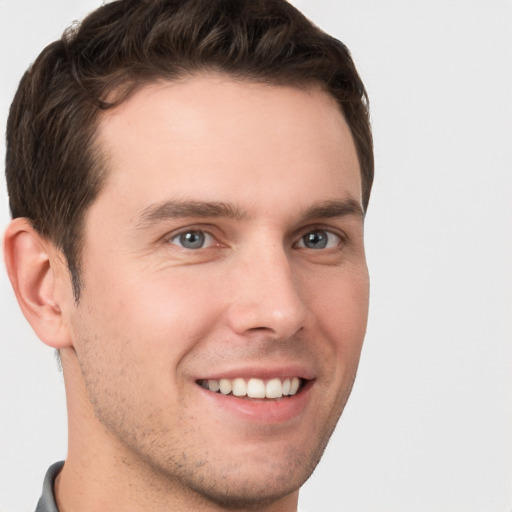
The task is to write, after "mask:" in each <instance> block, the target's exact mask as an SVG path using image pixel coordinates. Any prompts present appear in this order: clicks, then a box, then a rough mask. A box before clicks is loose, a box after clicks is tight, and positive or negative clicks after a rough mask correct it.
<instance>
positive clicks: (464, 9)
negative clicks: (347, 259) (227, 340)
mask: <svg viewBox="0 0 512 512" xmlns="http://www.w3.org/2000/svg"><path fill="white" fill-rule="evenodd" d="M100 3H101V2H100V1H98V0H80V1H78V0H73V1H69V0H45V1H41V0H0V83H1V88H0V92H1V105H0V117H1V121H2V123H1V124H2V126H4V125H5V117H6V115H7V109H8V106H9V104H10V101H11V99H12V96H13V94H14V91H15V88H16V85H17V82H18V81H19V79H20V77H21V75H22V73H23V71H24V69H25V68H26V67H27V66H28V64H29V63H30V62H31V61H33V60H34V58H35V57H36V55H37V54H38V53H39V51H40V50H41V49H42V47H43V45H45V44H47V43H49V42H51V41H52V40H54V39H55V38H57V37H58V36H59V35H60V33H61V32H62V30H63V28H64V27H65V26H67V25H68V24H70V23H71V22H72V21H73V20H76V19H78V18H80V17H82V15H83V14H85V13H86V12H88V11H89V10H91V9H92V8H94V7H95V6H97V5H99V4H100ZM295 3H296V4H297V5H298V6H299V7H300V8H301V9H303V11H304V12H305V13H306V14H307V15H308V16H309V17H310V18H311V19H313V20H314V21H315V22H316V23H317V24H318V25H320V26H321V27H323V28H324V29H326V30H327V31H328V32H330V33H332V34H334V35H335V36H336V37H338V38H339V39H341V40H342V41H344V42H345V43H346V44H347V45H348V46H349V48H351V50H352V52H353V55H354V58H355V60H356V62H357V64H358V68H359V70H360V72H361V74H362V76H363V79H364V80H365V83H366V84H367V88H368V91H369V94H370V98H371V102H372V119H373V126H374V136H375V153H376V162H377V169H376V182H375V188H374V193H373V197H372V201H371V204H370V210H369V214H368V218H367V231H366V233H367V247H368V260H369V265H370V269H371V276H372V292H371V312H370V323H369V328H368V335H367V339H366V345H365V348H364V350H363V357H362V362H361V365H360V371H359V376H358V380H357V382H356V386H355V388H354V392H353V395H352V397H351V399H350V401H349V404H348V406H347V408H346V411H345V413H344V415H343V418H342V420H341V422H340V424H339V427H338V429H337V431H336V433H335V435H334V437H333V439H332V441H331V443H330V445H329V447H328V449H327V452H326V455H325V457H324V459H323V461H322V463H321V464H320V466H319V468H318V469H317V471H316V472H315V474H314V476H313V477H312V479H311V480H310V481H309V482H308V484H307V485H306V487H305V488H304V490H303V492H302V495H301V496H302V498H301V506H302V507H303V508H304V509H305V510H310V511H317V510H318V511H325V512H329V511H333V512H334V511H336V512H340V511H350V512H358V511H366V512H388V511H389V512H432V511H435V512H484V511H485V512H510V511H511V510H512V322H511V316H512V229H511V220H512V183H511V182H512V179H511V177H512V151H511V141H512V72H511V69H512V65H511V63H512V30H511V25H510V24H511V19H512V18H511V15H512V2H511V1H510V0H480V1H476V0H431V1H426V0H395V1H391V0H389V1H386V2H384V1H382V0H338V1H335V0H330V1H327V0H320V1H319V0H315V1H313V0H310V1H307V0H301V1H299V0H297V1H296V2H295ZM2 130H3V128H2ZM0 153H1V154H0V157H1V159H2V160H3V159H4V155H5V150H4V148H3V147H2V149H1V150H0ZM3 185H4V183H3V178H2V190H1V192H0V229H1V230H2V231H3V230H4V228H5V226H6V225H7V222H8V218H9V215H8V208H7V198H6V193H5V190H4V186H3ZM0 299H1V304H0V306H1V307H0V315H1V316H0V333H1V344H0V350H1V352H0V377H1V405H0V407H1V409H0V414H1V422H0V435H1V441H0V443H1V444H0V454H1V465H0V471H1V473H0V482H1V487H0V510H1V511H6V512H7V511H9V512H17V511H22V510H33V509H34V508H35V503H36V501H37V498H38V496H39V493H40V487H41V483H42V478H43V475H44V473H45V471H46V468H47V466H48V465H50V464H51V463H52V462H54V461H56V460H59V459H62V458H64V457H65V455H66V417H65V403H64V392H63V383H62V375H61V374H60V373H59V372H58V371H57V365H56V362H55V359H54V355H53V352H52V350H51V349H49V348H47V347H46V346H44V345H43V344H42V343H41V342H39V341H38V340H37V339H36V338H35V336H34V335H33V334H32V332H31V330H30V328H29V327H28V325H27V324H26V322H25V320H24V319H23V317H22V315H21V313H20V312H19V311H18V307H17V304H16V302H15V299H14V297H13V294H12V292H11V291H10V285H9V284H8V282H7V277H6V275H5V272H4V271H3V270H2V271H0Z"/></svg>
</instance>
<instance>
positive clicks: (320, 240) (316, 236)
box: [297, 229, 341, 249]
mask: <svg viewBox="0 0 512 512" xmlns="http://www.w3.org/2000/svg"><path fill="white" fill-rule="evenodd" d="M340 242H341V238H340V237H339V236H338V235H336V234H334V233H332V232H330V231H326V230H324V229H315V230H314V231H310V232H309V233H306V234H305V235H303V236H302V237H301V238H300V240H299V241H298V243H297V246H298V247H303V248H306V249H330V248H332V247H336V246H337V245H339V244H340Z"/></svg>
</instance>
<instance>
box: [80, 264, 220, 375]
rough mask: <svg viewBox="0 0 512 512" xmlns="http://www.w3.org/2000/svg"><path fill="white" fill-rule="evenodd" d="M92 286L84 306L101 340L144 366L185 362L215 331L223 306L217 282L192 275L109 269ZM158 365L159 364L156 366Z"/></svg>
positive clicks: (92, 281)
mask: <svg viewBox="0 0 512 512" xmlns="http://www.w3.org/2000/svg"><path fill="white" fill-rule="evenodd" d="M96 275H100V276H108V277H107V278H106V279H101V280H95V279H94V277H92V278H90V279H89V280H88V281H87V284H88V286H87V290H85V291H86V292H87V293H86V294H85V296H84V299H85V300H86V301H87V302H86V303H84V306H85V307H86V309H87V311H88V312H89V315H90V319H89V322H90V324H93V325H94V326H95V331H96V332H97V333H98V336H101V337H103V338H108V343H109V344H112V345H114V346H113V347H111V348H112V349H115V346H117V348H118V349H122V350H128V351H131V352H133V353H134V357H135V354H137V357H138V360H139V362H140V363H142V361H143V360H145V359H150V358H152V359H153V360H154V361H155V360H156V362H157V363H156V364H159V362H161V364H162V365H164V364H168V363H169V360H179V359H180V358H182V357H183V356H185V355H186V353H187V352H188V351H189V350H190V349H191V348H192V347H193V346H194V345H195V344H196V343H197V342H198V341H199V340H201V339H202V338H203V337H204V336H206V334H207V333H208V332H209V331H210V330H211V329H212V326H213V324H214V323H215V322H216V320H217V319H218V318H219V317H220V314H219V311H220V309H221V307H222V306H221V304H220V303H219V301H215V300H212V297H214V296H215V290H212V286H211V280H210V279H208V277H207V276H203V278H202V279H192V278H191V273H190V272H182V271H180V270H179V269H173V271H172V272H156V273H152V272H143V271H141V270H140V269H139V271H138V272H133V273H127V274H126V275H127V276H129V277H125V278H123V275H122V273H121V272H115V271H110V272H108V271H107V270H106V269H105V270H103V271H102V272H97V273H96ZM153 364H155V363H154V362H153Z"/></svg>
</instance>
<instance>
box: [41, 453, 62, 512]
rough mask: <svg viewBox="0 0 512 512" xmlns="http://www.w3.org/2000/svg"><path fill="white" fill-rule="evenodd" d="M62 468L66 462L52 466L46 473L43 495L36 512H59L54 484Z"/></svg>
mask: <svg viewBox="0 0 512 512" xmlns="http://www.w3.org/2000/svg"><path fill="white" fill-rule="evenodd" d="M62 466H64V461H60V462H56V463H55V464H53V465H52V466H50V467H49V469H48V471H47V472H46V476H45V477H44V483H43V494H41V497H40V498H39V501H38V502H37V507H36V512H59V509H58V508H57V503H56V501H55V494H54V493H53V484H54V482H55V478H56V477H57V475H58V474H59V473H60V470H61V469H62Z"/></svg>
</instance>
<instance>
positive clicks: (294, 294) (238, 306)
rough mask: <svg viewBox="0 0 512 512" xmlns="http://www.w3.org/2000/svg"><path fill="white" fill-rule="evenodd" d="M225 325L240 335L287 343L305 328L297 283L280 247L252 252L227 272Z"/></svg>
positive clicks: (287, 259) (296, 277) (303, 311)
mask: <svg viewBox="0 0 512 512" xmlns="http://www.w3.org/2000/svg"><path fill="white" fill-rule="evenodd" d="M230 284H231V286H230V291H231V301H230V307H229V311H228V322H229V324H230V327H231V329H232V330H233V331H235V332H236V333H237V334H239V335H250V334H251V333H256V332H258V333H262V332H263V333H265V334H266V335H269V336H271V337H272V338H275V339H287V338H290V337H291V336H293V335H294V334H296V333H297V332H298V331H300V330H301V328H302V327H303V326H304V322H305V319H306V311H307V310H306V306H305V304H304V301H303V299H302V297H301V295H300V291H301V290H300V282H299V280H298V276H296V275H294V272H293V270H292V266H291V264H290V260H289V258H288V256H287V254H286V251H285V250H284V248H283V247H279V246H277V245H276V246H274V247H267V248H265V249H264V250H261V249H260V250H255V251H253V252H251V254H250V256H248V257H246V258H241V261H239V262H238V263H237V265H236V268H232V272H230Z"/></svg>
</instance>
